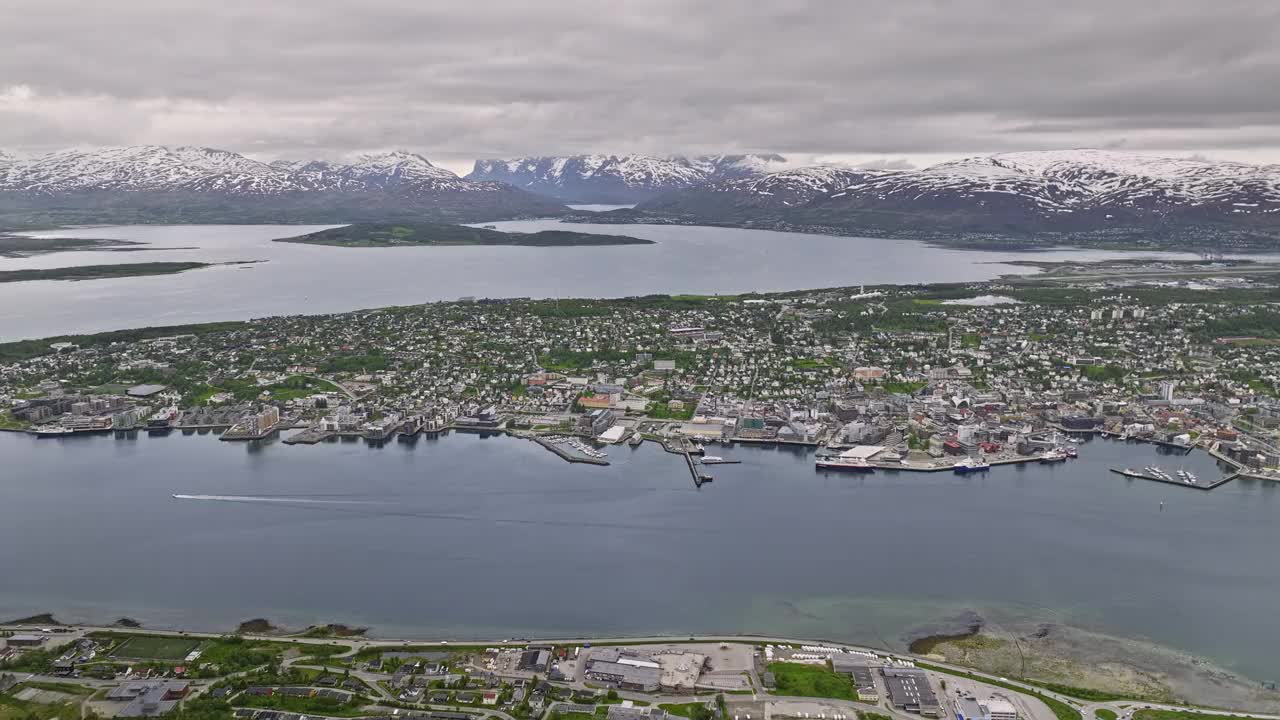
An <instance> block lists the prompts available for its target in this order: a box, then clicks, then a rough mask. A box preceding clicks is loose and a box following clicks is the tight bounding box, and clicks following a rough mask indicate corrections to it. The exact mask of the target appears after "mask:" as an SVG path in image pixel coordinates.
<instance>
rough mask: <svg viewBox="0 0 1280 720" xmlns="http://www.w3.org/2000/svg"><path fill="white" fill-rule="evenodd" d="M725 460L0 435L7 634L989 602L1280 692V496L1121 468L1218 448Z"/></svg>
mask: <svg viewBox="0 0 1280 720" xmlns="http://www.w3.org/2000/svg"><path fill="white" fill-rule="evenodd" d="M716 453H717V454H720V455H724V456H727V457H730V458H733V459H740V460H742V461H743V463H742V464H741V465H721V466H716V467H713V468H710V469H711V471H712V473H713V475H714V476H715V478H716V479H715V481H714V482H713V483H711V484H708V485H706V486H704V487H702V488H701V489H695V488H694V487H693V486H692V484H691V482H690V480H689V476H688V471H687V470H686V469H685V467H684V465H683V464H682V463H681V462H680V461H679V460H678V459H675V458H673V456H670V455H667V454H665V453H663V452H662V451H661V450H659V449H657V448H656V447H654V446H652V445H651V444H646V445H645V446H643V447H641V448H638V449H630V448H626V447H616V446H615V447H611V448H609V459H610V461H611V462H612V465H610V466H608V467H588V466H579V465H569V464H567V463H564V462H563V461H561V460H559V459H558V458H557V457H555V456H554V455H552V454H551V453H549V452H547V451H545V450H543V449H541V448H540V447H538V446H536V445H534V444H532V443H529V442H527V441H523V440H517V439H513V438H507V437H490V438H482V437H480V436H476V435H450V436H446V437H442V438H438V439H427V438H421V439H419V440H417V441H416V442H413V443H403V442H392V443H388V444H387V445H386V446H384V447H381V448H370V447H367V446H366V445H365V444H364V443H363V442H341V443H328V444H320V445H317V446H309V447H308V446H295V447H290V446H286V445H283V444H281V443H279V442H276V443H274V444H267V445H255V444H230V443H220V442H218V441H217V440H216V439H215V438H214V437H212V436H208V435H205V436H199V435H194V436H183V435H182V434H180V433H174V434H172V435H171V436H169V437H164V438H151V437H147V436H145V435H142V436H140V437H137V438H135V439H117V438H113V437H111V436H92V437H75V438H67V439H59V440H38V439H34V438H31V437H28V436H24V435H16V434H7V433H0V458H3V459H4V467H5V472H4V474H3V481H0V578H3V579H4V580H3V582H0V617H3V618H5V619H7V618H9V617H16V616H20V615H24V614H30V613H35V612H44V611H51V612H54V613H55V614H56V615H57V616H58V617H59V618H62V619H66V620H79V621H97V622H110V621H113V620H115V619H116V618H118V617H121V616H128V617H132V618H135V619H138V620H141V621H142V622H144V623H145V624H147V625H151V626H157V627H159V626H169V627H184V628H206V629H213V630H221V629H227V628H231V627H234V626H235V625H236V624H237V623H239V622H240V621H243V620H246V619H248V618H252V617H266V618H270V619H272V620H273V621H276V622H279V623H285V624H287V625H290V626H294V627H297V626H301V625H305V624H307V623H313V622H346V623H350V624H360V625H369V626H371V627H372V628H373V630H374V632H375V633H377V634H381V635H390V636H410V637H414V636H416V637H449V638H502V637H508V636H527V637H534V636H543V637H546V636H581V635H583V634H593V635H617V634H627V635H631V634H649V633H672V634H684V633H695V632H696V633H735V632H748V633H780V634H788V635H793V636H801V637H826V638H832V639H845V640H850V641H858V642H863V643H867V644H871V645H876V646H882V647H883V646H889V647H896V648H901V647H903V645H904V640H903V638H904V634H905V633H906V632H907V630H908V629H910V628H913V627H917V626H918V625H919V624H921V623H926V622H929V621H933V620H937V619H939V618H942V617H946V616H949V615H952V614H955V613H958V612H960V611H962V610H965V609H974V610H976V611H978V612H979V613H981V614H983V615H984V616H985V617H987V618H988V619H991V620H997V621H1001V622H1016V621H1033V622H1047V623H1062V624H1068V625H1075V626H1083V627H1085V628H1088V629H1093V630H1098V631H1101V632H1105V633H1110V634H1115V635H1120V636H1124V637H1135V638H1145V639H1149V640H1151V641H1154V642H1156V643H1160V644H1164V645H1168V646H1172V647H1175V648H1179V649H1182V650H1186V651H1189V652H1192V653H1195V654H1198V655H1201V656H1207V657H1209V658H1211V659H1212V660H1214V661H1217V662H1219V663H1221V664H1224V665H1226V666H1228V667H1230V668H1232V669H1234V670H1237V671H1239V672H1242V673H1244V674H1246V675H1252V676H1254V677H1256V678H1259V679H1275V678H1276V672H1275V664H1274V661H1275V647H1274V641H1275V637H1274V633H1272V632H1269V631H1267V630H1266V629H1267V628H1274V626H1275V623H1274V617H1275V615H1274V614H1275V609H1276V607H1277V604H1278V603H1280V560H1278V559H1277V557H1278V556H1277V553H1276V548H1277V547H1280V523H1277V522H1276V516H1277V512H1278V511H1280V486H1277V485H1275V484H1272V483H1266V482H1259V481H1250V480H1236V481H1233V482H1231V483H1228V484H1227V485H1225V486H1223V487H1221V488H1218V489H1217V490H1214V491H1212V492H1202V491H1197V490H1192V489H1186V488H1179V487H1169V486H1165V485H1160V484H1157V483H1153V482H1149V481H1139V480H1126V479H1124V478H1122V477H1120V476H1118V475H1115V474H1112V473H1109V472H1107V468H1108V467H1109V466H1116V465H1119V466H1127V465H1136V466H1141V465H1145V464H1151V463H1155V464H1159V465H1161V466H1163V467H1165V468H1166V469H1168V470H1170V471H1172V470H1175V469H1178V468H1179V467H1186V468H1187V469H1189V470H1192V471H1193V472H1196V473H1197V474H1198V475H1199V476H1200V477H1202V478H1210V477H1217V475H1218V473H1219V470H1218V469H1217V468H1216V467H1215V463H1214V462H1213V461H1212V459H1210V458H1209V457H1208V456H1207V455H1204V454H1203V453H1196V454H1193V455H1190V456H1185V457H1184V456H1175V455H1168V454H1162V453H1161V451H1160V450H1159V449H1157V448H1156V447H1155V446H1151V445H1140V444H1136V443H1134V444H1126V443H1120V442H1112V441H1105V440H1094V441H1091V442H1088V443H1085V444H1084V445H1082V446H1081V453H1080V454H1081V457H1080V459H1079V460H1075V461H1072V462H1070V463H1065V464H1061V465H1054V466H1044V465H1028V466H1019V467H997V468H993V469H992V470H991V472H990V473H987V474H984V475H968V476H957V475H953V474H951V473H936V474H916V473H886V472H877V473H875V474H873V475H869V476H849V475H840V474H824V473H819V472H815V470H814V467H813V461H812V451H811V450H802V449H785V448H784V449H775V448H759V447H745V446H737V447H733V448H719V447H717V449H716ZM174 494H180V495H193V496H204V497H202V498H198V499H175V498H174V497H173V495H174ZM1161 502H1163V503H1164V506H1163V508H1161Z"/></svg>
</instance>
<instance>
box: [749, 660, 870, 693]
mask: <svg viewBox="0 0 1280 720" xmlns="http://www.w3.org/2000/svg"><path fill="white" fill-rule="evenodd" d="M769 672H771V673H773V677H774V679H775V680H776V681H777V689H776V690H774V691H773V692H774V694H775V695H793V696H799V697H824V698H835V699H838V700H856V699H857V695H855V694H854V692H853V681H852V680H851V679H850V678H849V677H847V676H845V675H837V674H836V673H834V672H832V671H831V670H829V669H828V668H827V667H826V666H825V665H802V664H800V663H784V662H776V663H769Z"/></svg>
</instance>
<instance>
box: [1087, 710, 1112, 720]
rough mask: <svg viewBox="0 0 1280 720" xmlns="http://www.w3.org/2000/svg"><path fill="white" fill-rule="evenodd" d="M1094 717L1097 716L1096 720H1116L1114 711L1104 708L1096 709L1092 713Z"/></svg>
mask: <svg viewBox="0 0 1280 720" xmlns="http://www.w3.org/2000/svg"><path fill="white" fill-rule="evenodd" d="M1093 714H1094V715H1097V716H1098V720H1116V711H1115V710H1108V709H1106V708H1098V709H1097V710H1095V711H1094V713H1093Z"/></svg>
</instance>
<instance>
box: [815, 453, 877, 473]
mask: <svg viewBox="0 0 1280 720" xmlns="http://www.w3.org/2000/svg"><path fill="white" fill-rule="evenodd" d="M813 464H814V467H816V468H818V469H819V470H841V471H844V472H864V473H869V472H872V471H874V470H875V467H874V466H873V465H872V464H871V463H869V462H867V461H866V460H864V459H863V458H860V457H843V456H841V455H832V456H827V457H820V458H818V459H817V460H814V461H813Z"/></svg>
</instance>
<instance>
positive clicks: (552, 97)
mask: <svg viewBox="0 0 1280 720" xmlns="http://www.w3.org/2000/svg"><path fill="white" fill-rule="evenodd" d="M0 12H3V21H0V148H3V149H8V150H17V151H26V152H32V151H40V150H45V149H51V148H57V147H65V146H72V145H76V146H79V145H102V144H137V143H160V144H194V145H208V146H213V147H221V148H226V149H230V150H236V151H239V152H243V153H245V154H248V155H252V156H254V157H260V158H264V159H271V158H276V157H288V158H300V157H317V156H319V157H341V156H344V155H348V154H351V153H355V152H359V151H364V150H376V149H389V148H405V149H410V150H413V151H416V152H420V153H422V154H424V155H426V156H427V157H429V158H432V159H433V160H436V161H439V162H441V163H442V164H444V165H446V166H447V167H450V168H453V169H465V167H466V166H469V164H470V161H471V160H472V159H474V158H477V157H485V158H489V157H507V156H513V155H528V154H540V155H541V154H547V155H550V154H568V153H580V152H608V153H622V152H645V153H655V154H675V153H685V154H692V153H702V152H743V151H775V152H780V153H782V154H784V155H791V156H795V157H797V158H802V159H804V160H806V161H807V160H813V159H817V160H827V161H853V160H856V161H860V162H869V163H896V162H901V161H902V160H906V161H908V162H912V163H915V164H923V163H927V162H929V161H932V160H936V159H942V158H950V157H956V156H960V155H969V154H978V153H986V152H992V151H1001V150H1024V149H1045V148H1064V147H1113V148H1125V149H1132V150H1139V151H1157V152H1163V153H1169V154H1177V155H1190V154H1201V155H1206V156H1210V157H1218V158H1224V159H1235V160H1243V161H1252V162H1278V161H1280V2H1276V1H1274V0H1256V1H1253V2H1232V1H1229V0H1227V1H1224V0H1216V1H1215V2H1206V1H1205V0H1188V1H1182V0H1160V1H1159V2H1145V1H1138V0H1135V1H1133V2H1130V1H1128V0H1106V1H1105V2H1084V1H1079V0H1073V1H1072V2H1061V1H1060V0H990V1H987V0H963V1H962V2H954V1H951V0H938V1H936V2H925V1H917V0H892V1H890V0H883V1H880V2H854V1H851V0H830V1H828V2H801V1H788V0H776V1H769V2H747V1H739V0H700V1H692V0H691V1H690V2H667V1H662V0H648V1H646V2H630V1H628V0H473V1H471V2H444V1H437V0H360V1H359V2H355V1H353V0H349V1H343V2H337V1H336V0H305V1H297V2H294V1H286V0H220V1H219V2H209V1H208V0H195V1H187V0H111V1H110V2H106V1H103V0H79V1H72V0H4V2H3V9H2V10H0Z"/></svg>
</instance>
